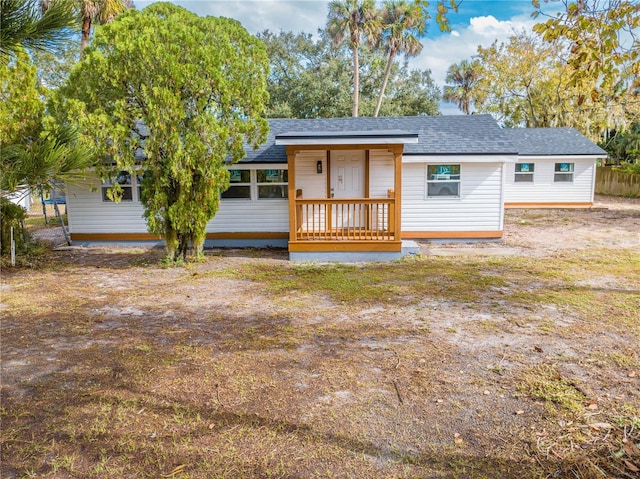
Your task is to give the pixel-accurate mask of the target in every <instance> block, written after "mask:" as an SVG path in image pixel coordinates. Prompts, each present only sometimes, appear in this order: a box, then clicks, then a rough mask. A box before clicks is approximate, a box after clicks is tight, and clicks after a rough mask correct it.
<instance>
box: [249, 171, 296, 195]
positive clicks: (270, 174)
mask: <svg viewBox="0 0 640 479" xmlns="http://www.w3.org/2000/svg"><path fill="white" fill-rule="evenodd" d="M288 174H289V172H288V171H287V170H256V179H257V184H258V199H261V200H262V199H284V198H288V197H289V188H288V186H287V183H288V181H289V176H288Z"/></svg>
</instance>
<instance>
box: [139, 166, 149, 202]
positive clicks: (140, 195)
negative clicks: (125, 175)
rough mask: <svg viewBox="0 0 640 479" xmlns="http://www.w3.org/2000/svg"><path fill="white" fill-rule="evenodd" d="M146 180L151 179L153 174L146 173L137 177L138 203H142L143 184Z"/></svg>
mask: <svg viewBox="0 0 640 479" xmlns="http://www.w3.org/2000/svg"><path fill="white" fill-rule="evenodd" d="M145 178H151V173H149V172H148V171H145V172H144V173H142V174H137V175H136V184H137V185H138V201H142V182H143V181H144V180H145Z"/></svg>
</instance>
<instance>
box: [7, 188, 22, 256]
mask: <svg viewBox="0 0 640 479" xmlns="http://www.w3.org/2000/svg"><path fill="white" fill-rule="evenodd" d="M26 216H27V212H26V210H25V209H24V208H23V207H22V206H19V205H16V204H14V203H12V202H11V201H9V200H8V199H6V198H0V230H1V231H2V237H1V242H0V252H1V254H2V255H8V254H10V253H11V228H12V227H13V237H14V240H15V242H16V251H23V250H25V249H26V246H27V244H26V243H27V242H26V237H25V235H26V232H25V231H24V228H23V221H24V219H25V217H26Z"/></svg>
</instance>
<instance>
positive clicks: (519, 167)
mask: <svg viewBox="0 0 640 479" xmlns="http://www.w3.org/2000/svg"><path fill="white" fill-rule="evenodd" d="M535 166H536V165H535V163H516V173H515V176H514V177H513V181H514V182H515V183H533V172H534V171H535Z"/></svg>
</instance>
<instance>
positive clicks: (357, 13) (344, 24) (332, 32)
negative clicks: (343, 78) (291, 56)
mask: <svg viewBox="0 0 640 479" xmlns="http://www.w3.org/2000/svg"><path fill="white" fill-rule="evenodd" d="M327 32H328V33H329V37H330V38H331V39H332V40H333V43H334V45H336V46H337V45H339V44H340V43H341V42H342V41H343V40H344V39H345V38H348V43H349V47H350V48H351V49H352V51H353V116H354V117H357V116H358V101H359V91H360V76H359V75H360V72H359V70H360V64H359V53H358V49H359V47H360V42H361V41H362V39H363V38H365V40H366V41H367V42H368V43H370V44H372V45H373V44H374V43H375V42H376V40H377V38H378V36H379V33H380V21H379V18H378V11H377V10H376V6H375V3H374V0H333V1H332V2H331V3H330V4H329V17H328V23H327Z"/></svg>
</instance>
